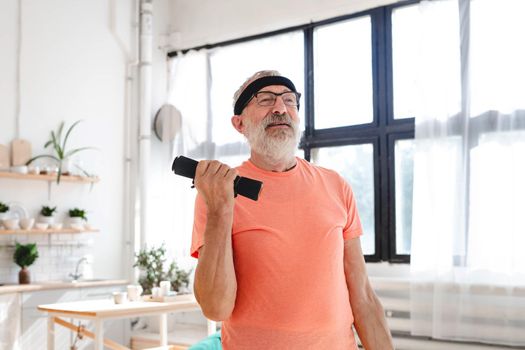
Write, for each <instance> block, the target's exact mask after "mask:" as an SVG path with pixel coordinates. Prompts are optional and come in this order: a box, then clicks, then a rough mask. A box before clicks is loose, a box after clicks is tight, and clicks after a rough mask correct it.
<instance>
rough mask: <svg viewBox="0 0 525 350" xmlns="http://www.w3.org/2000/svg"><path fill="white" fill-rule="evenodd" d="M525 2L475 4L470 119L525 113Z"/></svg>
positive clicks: (507, 0) (472, 4) (473, 6)
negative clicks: (487, 113) (489, 113)
mask: <svg viewBox="0 0 525 350" xmlns="http://www.w3.org/2000/svg"><path fill="white" fill-rule="evenodd" d="M524 13H525V1H523V0H506V1H472V2H471V21H470V25H471V29H470V45H471V46H470V47H471V52H470V57H472V58H473V59H471V60H470V62H469V64H470V72H471V83H470V88H471V98H472V99H471V102H472V103H471V115H472V117H476V116H477V115H479V114H481V113H483V112H485V111H489V110H496V111H500V112H503V113H508V112H512V111H514V110H517V109H525V98H524V96H525V88H524V86H523V82H524V81H525V64H524V62H525V40H524V39H523V37H524V34H525V30H524V29H523V23H522V22H523V14H524Z"/></svg>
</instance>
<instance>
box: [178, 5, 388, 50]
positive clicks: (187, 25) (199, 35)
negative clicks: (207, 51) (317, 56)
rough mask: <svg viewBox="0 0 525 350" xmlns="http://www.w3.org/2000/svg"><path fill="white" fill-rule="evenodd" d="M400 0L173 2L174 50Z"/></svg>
mask: <svg viewBox="0 0 525 350" xmlns="http://www.w3.org/2000/svg"><path fill="white" fill-rule="evenodd" d="M394 2H397V0H352V1H348V0H287V1H282V0H265V1H246V0H222V1H217V0H192V1H188V0H173V2H172V6H171V16H170V18H171V32H172V33H176V34H175V35H172V38H173V40H172V41H171V44H172V46H173V48H174V49H176V50H178V49H187V48H191V47H195V46H199V45H204V44H213V43H217V42H221V41H225V40H231V39H236V38H242V37H246V36H250V35H255V34H260V33H266V32H270V31H274V30H278V29H283V28H288V27H292V26H296V25H301V24H306V23H309V22H317V21H320V20H323V19H327V18H332V17H337V16H342V15H347V14H351V13H356V12H359V11H363V10H366V9H370V8H374V7H378V6H382V5H386V4H389V3H394Z"/></svg>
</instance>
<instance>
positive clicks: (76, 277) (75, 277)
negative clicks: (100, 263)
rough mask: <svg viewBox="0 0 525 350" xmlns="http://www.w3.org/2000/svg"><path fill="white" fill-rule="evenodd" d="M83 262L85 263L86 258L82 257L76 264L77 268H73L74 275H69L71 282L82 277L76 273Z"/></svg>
mask: <svg viewBox="0 0 525 350" xmlns="http://www.w3.org/2000/svg"><path fill="white" fill-rule="evenodd" d="M84 261H85V262H86V263H87V258H86V257H82V258H80V259H79V260H78V262H77V266H76V268H75V273H70V274H69V277H71V278H73V281H72V282H77V281H78V279H79V278H80V277H82V274H81V273H78V268H79V267H80V264H81V263H82V262H84Z"/></svg>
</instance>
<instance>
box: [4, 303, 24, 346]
mask: <svg viewBox="0 0 525 350" xmlns="http://www.w3.org/2000/svg"><path fill="white" fill-rule="evenodd" d="M20 306H21V303H20V294H18V293H12V294H1V295H0V349H21V348H20V347H19V345H18V342H17V341H18V337H19V335H20V310H21V308H20Z"/></svg>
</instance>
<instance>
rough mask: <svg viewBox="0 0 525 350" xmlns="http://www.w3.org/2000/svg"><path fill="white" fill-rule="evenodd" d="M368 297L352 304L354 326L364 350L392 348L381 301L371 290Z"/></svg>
mask: <svg viewBox="0 0 525 350" xmlns="http://www.w3.org/2000/svg"><path fill="white" fill-rule="evenodd" d="M367 294H368V298H367V299H366V300H362V301H361V302H358V303H354V304H353V305H352V311H353V314H354V326H355V328H356V330H357V334H358V335H359V339H360V340H361V343H362V344H363V347H364V348H365V349H366V350H376V349H378V350H388V349H394V345H393V342H392V336H391V334H390V330H389V328H388V324H387V322H386V319H385V314H384V310H383V307H382V306H381V302H380V301H379V299H378V298H377V296H376V295H375V293H374V292H373V291H370V292H369V293H367Z"/></svg>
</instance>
